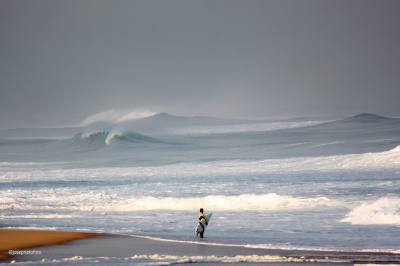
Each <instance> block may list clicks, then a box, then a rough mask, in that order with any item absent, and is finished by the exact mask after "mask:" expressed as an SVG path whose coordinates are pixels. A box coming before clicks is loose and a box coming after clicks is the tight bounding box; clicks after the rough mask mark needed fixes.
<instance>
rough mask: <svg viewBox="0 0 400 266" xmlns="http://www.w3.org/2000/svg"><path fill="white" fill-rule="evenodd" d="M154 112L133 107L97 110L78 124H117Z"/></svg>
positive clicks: (153, 113) (150, 114)
mask: <svg viewBox="0 0 400 266" xmlns="http://www.w3.org/2000/svg"><path fill="white" fill-rule="evenodd" d="M155 114H156V112H152V111H146V110H135V109H123V110H121V109H119V110H118V109H111V110H107V111H103V112H99V113H96V114H93V115H90V116H88V117H86V118H85V119H83V120H82V121H81V122H80V123H79V125H80V126H88V125H90V124H93V123H99V122H100V123H101V122H105V123H112V124H118V123H123V122H127V121H130V120H135V119H141V118H145V117H149V116H152V115H155Z"/></svg>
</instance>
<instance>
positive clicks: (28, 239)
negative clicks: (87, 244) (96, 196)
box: [0, 229, 100, 261]
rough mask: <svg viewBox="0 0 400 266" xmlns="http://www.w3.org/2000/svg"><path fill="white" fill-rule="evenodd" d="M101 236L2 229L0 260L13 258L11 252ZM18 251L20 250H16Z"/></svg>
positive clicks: (0, 235)
mask: <svg viewBox="0 0 400 266" xmlns="http://www.w3.org/2000/svg"><path fill="white" fill-rule="evenodd" d="M98 236H100V235H99V234H94V233H80V232H61V231H45V230H6V229H1V230H0V261H1V260H3V261H7V260H10V259H12V258H13V255H12V254H10V253H13V252H14V253H15V252H16V251H20V250H27V249H35V248H39V247H45V246H50V245H60V244H65V243H68V242H71V241H74V240H79V239H88V238H94V237H98ZM16 253H18V252H16Z"/></svg>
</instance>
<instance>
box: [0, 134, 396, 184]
mask: <svg viewBox="0 0 400 266" xmlns="http://www.w3.org/2000/svg"><path fill="white" fill-rule="evenodd" d="M100 139H101V141H103V143H105V139H106V135H105V136H102V137H101V138H100ZM139 139H140V138H139ZM399 168H400V146H397V147H396V148H394V149H392V150H389V151H384V152H376V153H363V154H349V155H337V156H324V157H302V158H290V159H269V160H261V161H246V160H233V161H215V162H199V163H176V164H170V165H160V166H137V167H96V168H73V169H40V170H35V169H28V170H27V171H20V170H18V171H10V169H8V168H5V169H2V167H1V164H0V178H1V177H2V176H4V177H6V180H7V181H8V182H12V181H16V180H29V181H32V180H58V179H62V180H65V179H66V178H67V179H68V180H80V179H84V180H86V179H90V180H101V179H108V178H111V177H118V178H119V179H123V178H128V179H131V178H146V177H171V176H175V177H193V176H214V177H218V176H225V175H230V176H241V175H255V174H286V173H300V172H315V171H321V172H323V171H352V170H382V169H399Z"/></svg>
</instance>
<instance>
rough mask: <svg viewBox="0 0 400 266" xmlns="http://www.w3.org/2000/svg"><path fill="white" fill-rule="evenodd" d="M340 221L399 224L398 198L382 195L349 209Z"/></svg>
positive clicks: (399, 205) (399, 204)
mask: <svg viewBox="0 0 400 266" xmlns="http://www.w3.org/2000/svg"><path fill="white" fill-rule="evenodd" d="M341 222H345V223H351V224H363V225H368V224H387V225H400V198H397V197H382V198H379V199H377V200H375V201H373V202H365V203H362V204H361V205H359V206H357V207H355V208H354V209H353V210H351V211H350V212H349V213H348V214H347V215H346V217H345V218H344V219H342V220H341Z"/></svg>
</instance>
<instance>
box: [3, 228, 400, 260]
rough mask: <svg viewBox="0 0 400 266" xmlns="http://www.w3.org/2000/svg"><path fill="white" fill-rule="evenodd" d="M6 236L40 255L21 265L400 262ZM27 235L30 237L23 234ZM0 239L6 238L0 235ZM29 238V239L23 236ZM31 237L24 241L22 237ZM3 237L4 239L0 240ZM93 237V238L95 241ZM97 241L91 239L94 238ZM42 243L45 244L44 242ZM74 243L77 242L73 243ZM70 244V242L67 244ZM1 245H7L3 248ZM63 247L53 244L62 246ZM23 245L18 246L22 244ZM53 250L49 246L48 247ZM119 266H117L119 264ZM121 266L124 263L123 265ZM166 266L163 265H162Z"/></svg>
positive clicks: (38, 234)
mask: <svg viewBox="0 0 400 266" xmlns="http://www.w3.org/2000/svg"><path fill="white" fill-rule="evenodd" d="M3 231H9V232H6V233H8V234H9V237H12V236H17V235H18V236H19V239H20V241H22V243H21V242H19V241H17V242H18V243H17V244H19V245H18V246H17V245H16V244H15V246H14V248H20V249H22V248H33V247H36V248H37V249H38V250H40V254H28V255H18V256H15V257H14V258H13V260H15V261H16V262H21V261H36V262H40V261H43V260H44V261H48V262H52V261H53V262H54V263H55V262H57V263H61V264H63V263H64V264H66V265H70V264H77V263H78V264H79V263H81V264H85V265H87V264H95V263H100V264H101V263H102V262H103V263H104V262H107V263H111V264H112V263H113V262H114V263H118V264H119V265H132V264H135V263H139V262H141V263H143V262H145V263H149V262H166V263H169V262H176V261H180V263H185V262H187V263H193V262H196V263H199V264H202V265H203V264H205V265H220V264H222V263H224V262H230V264H229V265H236V264H238V263H240V264H241V265H243V264H247V263H251V264H254V263H257V262H259V263H267V262H268V265H282V264H285V265H288V264H290V265H292V264H298V263H301V264H303V265H304V264H312V265H318V264H321V263H322V264H323V265H329V264H335V265H338V264H343V265H352V264H354V263H399V262H400V254H393V253H378V252H377V253H371V252H327V251H306V250H279V249H260V248H246V247H239V246H238V247H235V246H222V245H218V246H216V245H212V244H211V243H207V239H205V240H203V241H201V242H199V243H196V242H191V243H190V242H182V241H180V242H179V241H178V242H175V241H160V240H156V239H149V238H146V237H138V236H125V235H98V234H90V233H71V232H55V231H25V230H24V231H22V230H21V231H17V230H3ZM28 232H29V233H28ZM2 233H3V234H6V233H4V232H2ZM27 233H28V234H27ZM26 235H28V236H30V240H29V241H25V240H26V238H25V236H26ZM1 236H3V235H1ZM96 236H97V237H96ZM94 237H96V238H94ZM1 239H2V246H1V247H2V249H3V250H4V248H5V249H9V248H10V247H11V243H7V242H8V241H4V240H3V239H4V238H3V237H1ZM45 240H46V241H45ZM73 240H79V241H73ZM71 241H73V242H71ZM4 243H6V244H4ZM62 243H64V244H63V245H55V246H54V245H53V244H62ZM22 244H23V245H22ZM48 245H53V246H48ZM121 263H122V264H121ZM123 263H126V264H123ZM166 265H167V264H166Z"/></svg>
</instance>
